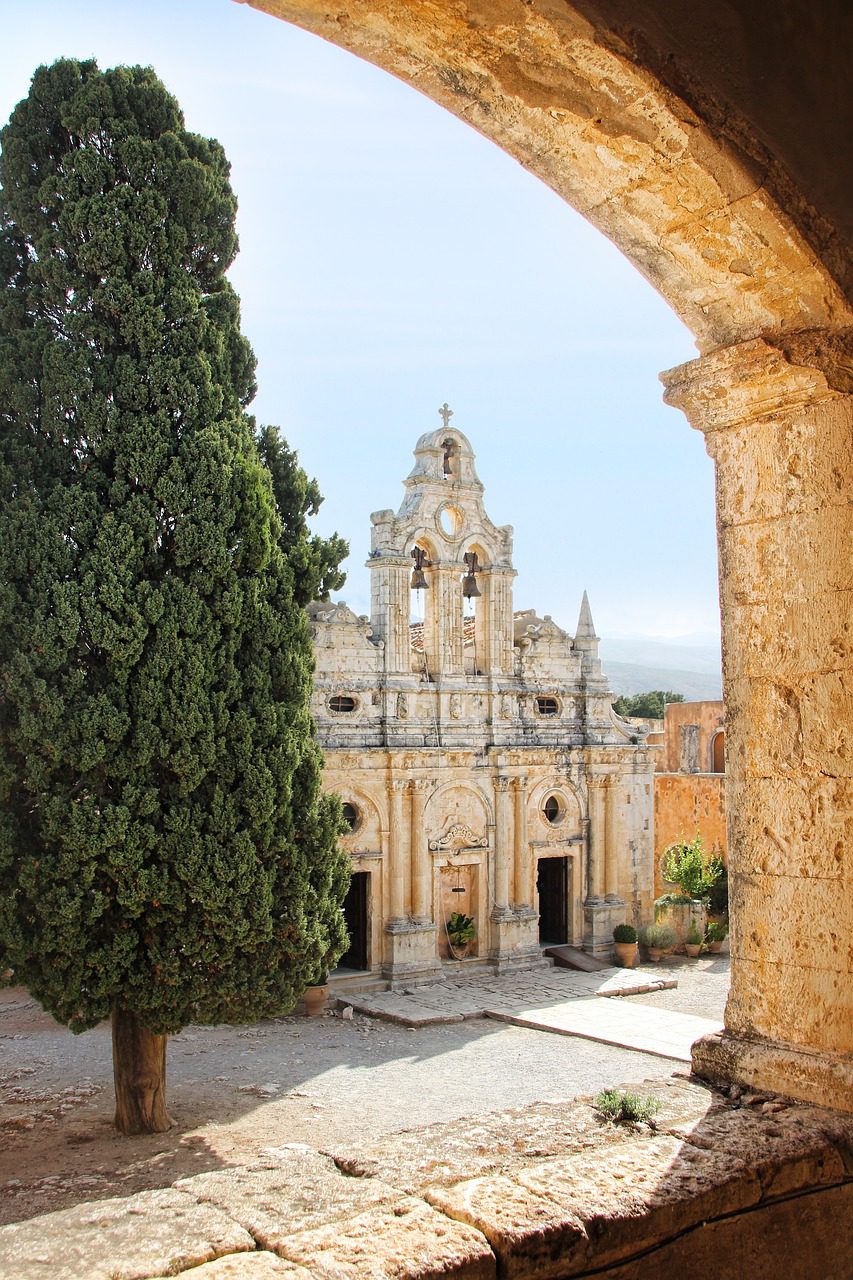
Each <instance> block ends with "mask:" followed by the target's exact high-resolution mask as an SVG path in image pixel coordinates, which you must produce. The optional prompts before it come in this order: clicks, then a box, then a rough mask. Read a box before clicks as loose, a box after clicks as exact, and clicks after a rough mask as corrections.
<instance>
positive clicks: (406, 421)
mask: <svg viewBox="0 0 853 1280" xmlns="http://www.w3.org/2000/svg"><path fill="white" fill-rule="evenodd" d="M0 5H1V6H2V7H5V9H6V10H7V12H6V14H5V21H4V23H3V31H4V42H3V45H2V47H1V48H0V117H2V120H3V121H5V120H6V119H7V118H8V115H9V112H10V111H11V109H12V107H13V106H14V104H15V103H16V102H17V101H19V100H20V99H21V98H22V97H24V96H25V95H26V93H27V90H28V86H29V80H30V77H31V75H32V72H33V70H34V69H35V67H36V66H37V65H38V64H39V63H41V62H51V61H53V59H54V58H56V57H60V56H70V57H78V58H84V57H92V56H94V57H96V58H97V59H98V62H99V64H100V65H101V66H102V67H108V66H114V65H115V64H117V63H136V62H139V63H143V64H150V65H152V66H153V67H154V68H155V69H156V71H157V72H158V74H159V75H160V76H161V78H162V79H163V81H164V82H165V84H166V85H167V87H168V88H169V89H170V90H171V91H172V92H173V93H174V94H175V95H176V97H177V98H178V100H179V101H180V103H181V105H182V107H183V109H184V112H185V115H186V119H187V125H188V127H189V128H191V129H194V130H195V131H197V132H199V133H203V134H206V135H211V136H214V137H217V138H219V139H220V141H221V142H222V143H223V145H224V147H225V150H226V152H227V154H228V157H229V159H230V161H231V165H232V182H233V185H234V188H235V191H236V193H237V197H238V200H239V204H240V209H239V214H238V229H239V234H240V244H241V250H240V254H239V257H238V259H237V261H236V263H235V265H234V267H233V268H232V272H231V278H232V280H233V282H234V285H235V287H236V288H237V291H238V292H239V294H240V296H241V299H242V307H243V330H244V332H245V333H246V335H247V336H248V338H249V340H250V341H251V342H252V344H253V346H254V349H255V352H256V355H257V357H258V382H259V388H260V389H259V393H258V397H257V400H256V401H255V405H254V406H253V409H254V412H256V413H257V415H258V417H259V419H260V420H262V421H264V422H273V423H276V424H277V425H278V426H280V427H281V429H282V431H283V433H284V435H285V436H286V438H287V440H288V442H289V443H290V444H291V446H292V447H294V448H296V449H297V450H298V452H299V455H300V459H301V461H302V463H303V465H304V466H305V467H306V469H307V470H308V471H309V472H310V473H311V474H313V475H316V476H317V477H318V479H319V482H320V486H321V489H322V491H323V493H324V494H325V497H326V501H325V504H324V506H323V509H322V512H321V516H320V517H319V519H318V521H317V527H318V528H320V529H321V530H323V531H330V530H331V529H337V530H338V531H339V532H340V533H342V534H343V535H344V536H345V537H347V538H348V539H349V541H350V544H351V548H352V554H351V555H350V559H349V561H348V563H347V570H348V572H349V581H348V582H347V585H346V587H345V588H344V590H343V592H342V593H341V594H342V596H343V598H345V599H346V600H347V602H348V603H349V604H350V605H351V606H352V607H353V608H354V609H355V610H356V612H359V613H362V612H364V613H366V612H368V611H369V587H368V581H367V577H368V575H367V571H366V570H365V569H364V567H363V566H364V561H365V559H366V557H367V553H368V550H369V546H370V519H369V517H370V513H371V511H375V510H378V509H380V508H384V507H393V508H394V509H395V510H396V508H397V507H398V506H399V504H400V502H401V501H402V496H403V490H402V485H401V482H402V480H403V479H404V477H405V476H406V475H407V474H408V472H409V470H410V469H411V466H412V449H413V447H414V445H415V442H416V440H417V438H418V436H419V435H421V433H422V432H424V431H432V430H434V429H435V428H437V427H438V426H439V425H440V419H439V417H438V414H437V410H438V408H439V406H440V405H441V404H442V403H443V402H444V401H445V400H446V401H448V402H449V404H450V406H451V408H452V409H453V410H454V418H453V426H455V427H458V428H459V429H460V430H461V431H463V432H464V433H465V434H466V435H467V436H468V438H469V439H470V441H471V443H472V446H473V448H474V451H475V453H476V455H477V468H478V471H479V475H480V479H481V480H482V481H483V483H484V484H485V486H486V493H485V501H486V509H487V510H488V512H489V514H490V516H491V518H492V519H493V520H494V522H495V523H496V524H512V525H513V526H514V528H515V564H516V568H517V569H518V578H517V579H516V590H515V604H516V608H522V607H525V608H526V607H535V608H536V609H537V610H538V611H539V613H540V614H541V613H545V612H547V613H550V614H552V615H553V617H554V618H555V620H556V621H557V622H559V623H560V624H561V625H563V626H565V627H567V628H568V629H569V630H574V626H575V623H576V620H577V614H578V608H579V604H580V597H581V594H582V592H583V590H584V588H587V589H588V591H589V596H590V601H591V604H592V611H593V616H594V618H595V622H596V625H597V629H598V631H599V632H600V633H603V634H605V635H626V634H643V635H647V636H648V635H654V636H668V637H675V636H684V635H687V634H690V633H698V632H703V633H708V632H711V633H716V632H717V630H718V626H719V611H718V604H717V586H716V547H715V537H714V518H713V474H712V467H711V463H710V460H709V459H708V457H707V455H706V453H705V450H704V444H703V441H702V438H701V437H700V435H699V434H698V433H696V432H694V431H692V430H691V429H690V428H689V427H688V425H687V422H686V419H685V418H684V417H683V415H682V414H681V413H679V412H677V411H676V410H674V409H669V408H667V407H666V406H665V405H664V404H663V402H662V399H661V390H662V388H661V386H660V383H659V382H658V380H657V374H658V372H659V371H660V370H661V369H666V368H669V367H671V366H672V365H676V364H680V363H681V362H683V361H684V360H689V359H692V358H693V357H694V356H695V355H696V350H695V347H694V345H693V342H692V338H691V335H690V334H689V332H688V331H687V329H686V328H685V327H684V326H683V325H682V324H681V323H680V321H679V320H678V319H677V318H676V317H675V315H674V314H673V313H672V312H671V311H670V309H669V308H668V306H667V305H666V304H665V303H664V302H663V301H662V299H660V298H659V297H658V295H657V294H656V293H655V292H654V291H653V290H652V288H651V286H650V285H648V284H647V283H646V282H645V281H644V280H643V279H642V277H641V276H640V275H639V274H638V273H637V272H636V271H635V270H634V269H633V268H632V267H631V266H630V265H629V264H628V263H627V262H626V261H625V259H624V258H623V257H622V256H621V254H620V253H619V252H618V251H617V250H616V249H615V248H613V247H612V246H611V245H610V244H609V242H608V241H606V240H605V239H604V238H603V237H602V236H601V235H599V233H598V232H597V231H595V230H594V229H593V228H592V227H591V226H589V224H588V223H586V222H585V221H584V220H583V219H582V218H580V217H579V216H578V215H577V214H576V213H574V211H573V210H571V209H570V208H569V207H568V206H567V205H565V204H563V203H562V201H561V200H559V199H558V197H557V196H555V195H554V194H553V193H552V192H551V191H550V190H548V188H546V187H545V186H543V185H542V184H541V183H540V182H539V181H538V180H537V179H535V178H533V177H531V176H530V175H529V174H527V173H526V172H525V171H524V170H523V169H522V168H521V167H520V166H519V165H518V164H517V163H516V162H515V161H514V160H512V159H510V158H509V157H508V156H506V155H505V154H504V153H502V152H501V151H499V150H498V149H497V148H496V147H494V146H493V145H492V144H491V143H489V142H487V141H485V140H484V139H482V138H480V137H479V135H477V134H476V133H475V132H474V131H473V130H472V129H470V127H468V126H467V125H464V124H462V123H461V122H460V121H458V120H457V119H455V117H453V116H451V115H449V114H448V113H447V112H445V111H443V110H442V109H441V108H440V107H438V106H436V105H435V104H434V103H432V102H430V101H429V100H427V99H426V98H424V97H422V96H420V95H419V94H418V93H416V92H414V91H413V90H411V89H409V88H408V87H406V86H405V85H402V84H400V83H399V82H398V81H396V80H394V79H392V78H391V77H390V76H388V75H386V74H385V73H384V72H382V71H379V70H377V69H376V68H374V67H372V66H369V65H368V64H366V63H364V62H360V61H359V60H358V59H356V58H354V57H353V56H352V55H351V54H348V53H344V52H342V51H340V50H338V49H336V48H335V47H333V46H331V45H327V44H325V43H323V42H322V41H321V40H319V39H317V38H316V37H314V36H309V35H306V34H304V33H303V32H301V31H298V30H297V29H295V28H293V27H289V26H286V25H285V24H284V23H282V22H278V21H276V20H275V19H273V18H270V17H268V16H267V15H265V14H261V13H258V12H256V11H255V10H253V9H251V8H249V7H247V6H246V5H239V4H235V3H233V0H181V3H179V4H178V3H175V0H145V3H144V4H140V3H139V2H138V0H135V2H134V3H133V4H131V3H129V2H126V0H74V3H73V4H69V3H68V0H61V2H60V0H27V3H26V4H22V3H20V0H0Z"/></svg>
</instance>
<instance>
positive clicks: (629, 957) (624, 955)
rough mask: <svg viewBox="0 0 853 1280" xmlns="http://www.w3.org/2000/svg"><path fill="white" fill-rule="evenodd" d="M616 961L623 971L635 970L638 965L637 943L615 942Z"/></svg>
mask: <svg viewBox="0 0 853 1280" xmlns="http://www.w3.org/2000/svg"><path fill="white" fill-rule="evenodd" d="M613 950H614V951H615V952H616V961H617V963H618V964H619V965H620V966H621V968H623V969H633V968H634V967H635V965H636V963H637V952H638V950H639V947H638V945H637V943H636V942H614V943H613Z"/></svg>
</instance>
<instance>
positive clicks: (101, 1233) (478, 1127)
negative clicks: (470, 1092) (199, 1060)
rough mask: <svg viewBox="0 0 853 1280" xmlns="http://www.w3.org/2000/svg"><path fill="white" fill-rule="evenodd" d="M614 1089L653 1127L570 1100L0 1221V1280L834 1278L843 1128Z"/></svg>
mask: <svg viewBox="0 0 853 1280" xmlns="http://www.w3.org/2000/svg"><path fill="white" fill-rule="evenodd" d="M622 1088H624V1089H625V1090H626V1091H631V1092H641V1093H643V1094H645V1095H647V1096H651V1097H654V1098H656V1099H657V1100H658V1101H659V1102H660V1104H661V1109H660V1112H659V1113H658V1120H657V1125H656V1127H654V1128H652V1127H649V1126H645V1125H643V1126H627V1127H626V1126H614V1125H609V1124H604V1123H603V1122H602V1121H601V1119H600V1117H599V1116H598V1114H597V1112H596V1111H595V1109H594V1107H593V1106H592V1104H591V1100H590V1099H576V1100H574V1101H571V1102H565V1103H538V1104H534V1105H532V1106H529V1107H523V1108H519V1109H517V1110H514V1111H511V1112H507V1113H501V1114H494V1115H487V1116H481V1117H474V1118H463V1119H460V1120H458V1121H456V1122H454V1123H451V1124H439V1125H432V1126H429V1127H428V1128H425V1129H420V1130H413V1131H411V1132H408V1133H406V1132H404V1133H399V1134H396V1135H393V1136H391V1137H389V1138H386V1139H383V1140H382V1141H379V1142H376V1143H373V1144H361V1145H360V1146H356V1147H352V1148H343V1149H340V1150H334V1151H331V1152H326V1153H320V1152H317V1151H314V1150H313V1149H312V1148H310V1147H305V1146H300V1145H292V1146H285V1147H282V1148H277V1149H276V1148H269V1149H267V1151H266V1152H265V1153H264V1156H263V1158H262V1159H261V1160H259V1161H258V1162H257V1163H256V1164H255V1165H252V1166H242V1167H240V1168H234V1169H222V1170H219V1171H215V1172H209V1173H204V1174H199V1175H196V1176H195V1177H191V1178H184V1179H181V1180H180V1181H179V1182H178V1183H176V1184H175V1186H174V1187H173V1188H170V1189H167V1190H162V1191H149V1192H144V1193H142V1194H141V1195H138V1196H134V1197H125V1198H122V1199H117V1200H111V1201H100V1202H97V1203H94V1204H83V1205H79V1206H77V1207H76V1208H75V1209H71V1210H64V1211H62V1212H59V1213H53V1214H47V1215H44V1216H42V1217H39V1218H34V1219H31V1220H30V1221H28V1222H23V1223H18V1224H15V1225H13V1226H10V1227H4V1228H0V1280H37V1278H38V1277H40V1276H45V1277H49V1280H107V1277H109V1280H149V1278H150V1280H154V1278H155V1277H156V1278H158V1280H159V1278H160V1277H164V1276H166V1275H176V1274H187V1275H188V1277H189V1276H192V1280H261V1278H266V1277H269V1278H270V1280H274V1278H275V1277H278V1276H290V1277H291V1280H350V1278H352V1280H438V1277H443V1278H444V1280H494V1278H495V1276H496V1275H500V1276H501V1277H505V1278H506V1280H549V1278H550V1280H570V1278H577V1280H582V1277H588V1276H591V1275H593V1274H594V1275H595V1276H597V1277H609V1278H610V1280H635V1278H636V1276H637V1275H638V1274H639V1271H638V1268H642V1273H643V1274H645V1273H649V1274H651V1272H652V1271H653V1272H654V1274H655V1276H656V1277H657V1280H675V1277H678V1280H681V1277H682V1276H683V1275H684V1274H692V1273H698V1272H704V1273H708V1274H711V1273H713V1274H714V1275H715V1276H716V1277H719V1280H742V1277H743V1275H745V1274H749V1275H750V1277H751V1280H771V1277H773V1278H774V1280H775V1278H776V1277H777V1275H778V1273H779V1271H780V1270H783V1271H784V1275H785V1277H786V1280H814V1278H815V1276H816V1275H820V1276H827V1277H830V1276H833V1277H834V1276H839V1277H840V1276H842V1275H846V1274H849V1261H850V1256H851V1240H850V1234H849V1229H848V1232H847V1236H845V1224H846V1223H850V1222H851V1221H853V1117H850V1116H846V1115H844V1114H842V1113H840V1112H837V1111H828V1110H824V1109H821V1108H817V1107H812V1106H802V1105H798V1104H787V1103H785V1102H783V1101H781V1100H779V1099H778V1098H772V1097H767V1096H766V1095H757V1094H748V1095H743V1096H741V1097H740V1098H739V1099H737V1100H732V1099H726V1098H723V1097H721V1095H719V1094H716V1093H714V1092H713V1091H712V1090H710V1089H708V1088H706V1087H704V1086H701V1085H699V1084H697V1083H695V1082H693V1081H688V1080H686V1079H684V1078H679V1077H673V1078H671V1079H669V1080H665V1081H652V1082H645V1083H642V1084H628V1085H624V1086H622ZM735 1092H737V1090H735ZM804 1223H805V1224H806V1225H807V1226H808V1232H809V1234H808V1242H807V1245H806V1244H805V1243H803V1247H802V1248H797V1249H795V1250H792V1249H791V1245H790V1240H791V1235H792V1234H794V1233H795V1234H796V1236H797V1239H798V1241H801V1242H803V1241H804V1235H803V1224H804ZM217 1255H219V1256H218V1257H217ZM747 1260H748V1264H747ZM700 1264H701V1265H700ZM650 1268H651V1270H650Z"/></svg>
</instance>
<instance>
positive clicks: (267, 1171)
mask: <svg viewBox="0 0 853 1280" xmlns="http://www.w3.org/2000/svg"><path fill="white" fill-rule="evenodd" d="M175 1187H176V1189H178V1190H181V1191H184V1192H186V1193H187V1195H190V1196H192V1197H193V1198H194V1199H196V1200H197V1201H198V1202H199V1203H200V1204H205V1205H207V1204H211V1205H214V1206H216V1207H217V1208H218V1209H221V1210H222V1211H223V1212H224V1213H227V1214H228V1215H229V1216H230V1217H231V1218H233V1219H234V1221H235V1222H238V1223H239V1224H240V1225H241V1226H242V1227H244V1228H245V1229H246V1231H247V1232H249V1234H250V1235H251V1236H252V1237H253V1238H254V1239H255V1240H257V1241H258V1243H259V1244H260V1245H261V1246H262V1248H264V1249H269V1250H273V1251H274V1250H276V1249H277V1248H278V1246H279V1243H280V1242H281V1241H282V1240H284V1239H287V1238H289V1237H290V1236H291V1235H293V1234H294V1232H297V1231H307V1230H311V1229H312V1228H314V1227H319V1226H323V1225H325V1224H328V1223H331V1222H334V1221H336V1220H337V1219H338V1218H345V1217H351V1216H352V1215H353V1214H355V1213H358V1212H360V1211H361V1210H364V1209H368V1208H372V1207H373V1206H374V1205H377V1204H381V1203H385V1202H388V1201H390V1200H395V1199H398V1198H399V1193H398V1192H397V1191H395V1190H394V1188H393V1187H390V1186H387V1185H386V1184H385V1183H383V1182H381V1181H380V1180H379V1179H378V1178H347V1177H344V1176H343V1174H342V1173H341V1172H340V1171H339V1170H338V1169H337V1167H336V1166H335V1163H334V1161H333V1160H331V1159H330V1158H329V1157H328V1156H324V1155H320V1154H319V1153H318V1152H316V1151H314V1150H313V1149H312V1148H310V1147H305V1146H302V1145H301V1144H299V1145H295V1146H294V1147H291V1148H288V1147H283V1148H281V1149H280V1150H279V1151H278V1152H277V1153H276V1156H275V1157H274V1158H273V1157H272V1156H271V1158H270V1160H269V1162H268V1163H265V1164H263V1165H255V1166H252V1165H248V1166H239V1167H238V1168H234V1169H222V1170H217V1171H216V1172H213V1173H201V1174H198V1175H197V1176H196V1177H193V1178H182V1179H181V1181H180V1182H177V1183H175Z"/></svg>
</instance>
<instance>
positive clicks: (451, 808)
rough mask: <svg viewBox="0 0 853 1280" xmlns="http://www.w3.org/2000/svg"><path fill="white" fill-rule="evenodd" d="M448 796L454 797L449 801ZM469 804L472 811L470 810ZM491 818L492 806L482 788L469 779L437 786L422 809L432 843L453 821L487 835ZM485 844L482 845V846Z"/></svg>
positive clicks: (490, 825) (484, 846)
mask: <svg viewBox="0 0 853 1280" xmlns="http://www.w3.org/2000/svg"><path fill="white" fill-rule="evenodd" d="M450 796H454V797H455V799H454V801H453V803H452V804H449V803H448V798H449V797H450ZM472 803H473V810H474V811H473V812H471V809H470V806H471V805H472ZM478 811H479V812H478ZM466 813H467V815H468V816H466ZM494 820H495V815H494V805H493V804H492V802H491V801H490V799H489V797H488V796H487V795H486V793H485V791H483V790H482V789H481V788H480V787H478V786H476V785H475V784H474V783H472V782H464V781H461V780H456V779H451V780H450V781H448V782H443V783H441V785H440V786H438V787H436V789H435V791H433V792H432V793H431V794H430V797H429V799H428V800H427V803H426V807H425V810H424V822H425V823H426V827H427V832H428V834H429V839H430V841H431V842H432V841H435V840H438V839H440V838H441V836H443V835H444V834H445V831H446V829H447V828H448V827H449V826H451V825H453V823H454V822H455V821H458V822H460V823H464V824H466V825H467V826H469V827H470V828H471V830H472V831H473V832H474V834H475V835H478V836H479V835H485V836H488V833H489V830H490V829H491V827H492V826H493V824H494ZM478 822H479V825H478ZM439 828H441V829H440V830H439ZM486 847H487V846H486V845H483V848H484V849H485V848H486Z"/></svg>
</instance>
